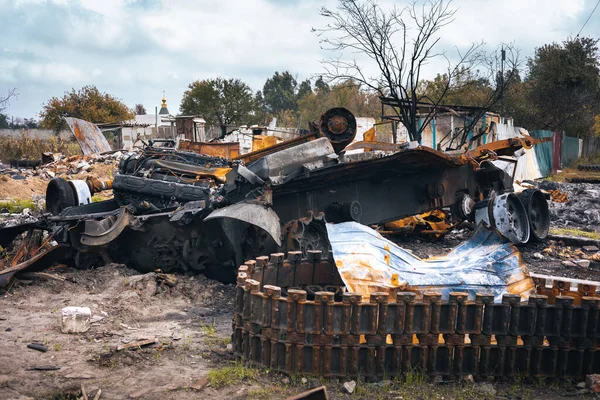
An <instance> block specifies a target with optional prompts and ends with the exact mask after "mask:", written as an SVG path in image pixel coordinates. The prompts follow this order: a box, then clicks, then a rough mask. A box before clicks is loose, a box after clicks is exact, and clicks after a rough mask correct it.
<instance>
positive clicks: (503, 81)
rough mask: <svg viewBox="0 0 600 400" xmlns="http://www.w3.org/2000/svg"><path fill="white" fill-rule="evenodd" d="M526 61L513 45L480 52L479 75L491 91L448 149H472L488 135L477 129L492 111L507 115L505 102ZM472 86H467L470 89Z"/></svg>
mask: <svg viewBox="0 0 600 400" xmlns="http://www.w3.org/2000/svg"><path fill="white" fill-rule="evenodd" d="M522 64H523V61H522V59H521V57H520V50H519V49H518V48H516V47H515V46H514V45H513V44H512V43H510V44H503V45H501V46H499V47H498V49H496V50H495V51H492V52H483V51H482V52H480V54H479V56H478V61H477V65H478V66H480V68H479V69H478V70H477V71H476V76H477V77H478V78H479V79H481V80H484V81H486V82H487V83H488V85H489V90H487V91H486V92H485V93H483V95H482V96H480V98H479V99H478V100H479V101H478V106H477V107H471V108H470V112H469V117H468V119H464V121H463V122H464V123H463V126H462V127H459V128H457V131H456V132H451V133H452V134H453V136H452V139H451V140H450V142H449V144H448V146H447V150H457V149H460V148H464V147H468V146H469V145H470V144H471V143H472V142H475V141H476V140H477V139H479V138H480V137H481V136H483V135H484V134H485V133H487V132H486V129H483V128H482V129H481V130H480V131H478V132H474V128H475V127H476V126H477V123H478V122H479V121H480V120H481V118H482V117H483V116H484V115H485V114H486V113H487V112H489V111H497V112H499V113H500V114H501V115H502V114H503V100H504V97H505V94H506V92H507V91H508V88H509V87H510V85H512V84H513V83H514V82H515V81H517V80H518V79H519V69H520V68H521V67H522ZM469 89H470V87H469V85H468V84H467V86H466V90H469ZM439 108H441V109H451V106H440V107H439Z"/></svg>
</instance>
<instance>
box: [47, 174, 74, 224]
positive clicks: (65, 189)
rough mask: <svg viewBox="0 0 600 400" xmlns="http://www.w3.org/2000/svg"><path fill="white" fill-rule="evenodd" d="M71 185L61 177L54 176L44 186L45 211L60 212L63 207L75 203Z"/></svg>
mask: <svg viewBox="0 0 600 400" xmlns="http://www.w3.org/2000/svg"><path fill="white" fill-rule="evenodd" d="M75 196H76V194H75V191H74V190H73V187H72V186H71V185H70V184H69V182H67V180H65V179H63V178H54V179H52V180H51V181H50V182H48V186H47V187H46V211H48V212H49V213H51V214H52V215H58V214H60V213H61V212H62V211H63V210H64V209H65V208H67V207H73V206H76V205H77V199H76V197H75Z"/></svg>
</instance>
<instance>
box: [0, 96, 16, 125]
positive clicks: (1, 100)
mask: <svg viewBox="0 0 600 400" xmlns="http://www.w3.org/2000/svg"><path fill="white" fill-rule="evenodd" d="M16 96H17V89H11V90H9V91H8V92H7V94H6V95H0V128H2V129H4V128H9V127H10V125H9V122H8V115H6V114H4V112H3V111H4V110H6V109H7V108H8V103H9V101H10V99H11V97H16Z"/></svg>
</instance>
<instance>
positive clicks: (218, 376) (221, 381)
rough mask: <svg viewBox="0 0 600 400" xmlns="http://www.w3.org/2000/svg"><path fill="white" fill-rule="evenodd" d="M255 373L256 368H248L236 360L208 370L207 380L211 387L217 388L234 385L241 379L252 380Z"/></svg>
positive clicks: (256, 371)
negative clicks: (231, 363)
mask: <svg viewBox="0 0 600 400" xmlns="http://www.w3.org/2000/svg"><path fill="white" fill-rule="evenodd" d="M257 375H258V370H257V369H254V368H249V367H246V366H244V365H243V364H242V363H239V362H236V363H235V364H233V365H230V366H227V367H223V368H219V369H213V370H211V371H209V372H208V381H209V383H210V386H211V387H213V388H215V389H218V388H222V387H225V386H231V385H235V384H238V383H240V382H242V381H249V380H253V379H255V378H256V376H257Z"/></svg>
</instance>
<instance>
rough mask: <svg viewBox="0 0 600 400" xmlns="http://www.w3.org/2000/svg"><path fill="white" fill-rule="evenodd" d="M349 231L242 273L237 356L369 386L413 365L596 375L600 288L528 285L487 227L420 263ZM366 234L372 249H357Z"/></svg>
mask: <svg viewBox="0 0 600 400" xmlns="http://www.w3.org/2000/svg"><path fill="white" fill-rule="evenodd" d="M349 224H351V225H348V224H336V225H333V224H328V229H331V230H333V231H330V234H331V236H330V237H331V238H332V242H334V243H332V247H333V252H329V253H322V252H321V251H312V252H310V253H309V254H308V257H307V258H304V257H302V255H301V254H300V253H299V252H290V254H288V257H287V259H285V258H284V257H283V255H282V254H280V253H275V254H271V256H270V257H266V256H264V257H259V258H257V259H255V260H250V261H247V262H246V263H245V264H244V265H242V266H241V267H240V268H239V270H238V278H237V292H236V301H235V310H234V316H233V337H232V343H233V350H234V354H235V356H236V357H237V358H238V359H239V360H242V361H243V362H246V363H250V364H253V365H256V364H258V365H262V366H264V367H266V368H271V369H277V370H279V371H281V372H284V373H286V374H309V375H320V376H323V377H326V378H328V377H346V378H347V377H358V376H360V377H362V378H365V379H373V380H381V379H384V378H385V379H393V378H394V377H399V376H401V375H403V374H409V373H414V371H415V369H418V370H419V371H421V372H422V373H424V374H426V375H428V376H430V377H434V376H437V377H448V378H455V379H460V378H461V377H464V376H466V375H472V376H475V377H479V378H486V377H495V378H501V377H514V376H518V377H551V378H575V379H580V378H582V377H583V376H585V375H586V374H593V373H599V372H600V364H599V363H598V362H597V360H598V355H599V354H600V346H599V344H598V342H597V340H596V339H597V325H598V322H599V315H600V314H599V313H598V309H599V307H600V296H599V294H598V288H599V286H600V283H599V282H584V281H573V280H566V279H564V278H560V277H547V276H533V277H531V276H530V275H529V274H528V273H527V270H526V269H525V267H524V265H523V264H522V260H521V259H520V257H519V253H518V250H517V249H516V247H515V246H514V245H513V244H511V243H509V242H508V241H507V240H506V239H505V238H503V237H502V236H500V235H499V234H498V233H497V232H496V231H493V230H489V229H487V228H485V227H483V226H480V227H479V228H478V230H477V232H476V233H475V234H474V235H473V236H472V237H471V239H470V240H468V241H467V242H466V243H464V244H463V245H461V246H459V247H458V248H456V249H455V250H453V252H452V253H451V254H450V255H449V257H448V258H433V259H430V260H418V259H416V258H415V257H414V256H412V255H409V256H408V257H405V256H406V254H405V253H404V252H402V251H400V250H401V249H399V248H394V244H393V243H390V242H387V241H385V240H384V239H381V238H380V237H378V235H377V233H376V232H374V231H371V232H370V233H369V232H368V231H369V228H366V227H364V226H360V225H358V226H357V225H356V224H353V223H349ZM343 225H346V226H343ZM335 231H337V232H335ZM360 231H363V232H362V234H360V235H359V237H357V236H356V233H357V232H360ZM364 233H367V234H369V235H370V238H368V239H366V241H367V242H369V245H368V246H367V247H365V248H364V250H365V251H364V252H361V251H360V250H359V251H358V253H357V252H356V249H357V248H359V249H362V247H361V246H362V244H361V243H362V242H365V238H364V237H363V234H364ZM349 241H350V242H352V241H355V242H361V243H358V244H357V243H349ZM386 255H387V257H386ZM397 256H398V257H397ZM472 256H475V257H472ZM451 259H454V260H451ZM486 259H487V260H488V261H490V262H491V263H492V264H495V266H491V267H488V266H484V265H485V264H486V263H487V261H484V260H486ZM447 262H451V263H452V267H451V268H450V271H449V270H448V269H447V267H448V266H447V265H445V264H446V263H447ZM461 262H462V265H461ZM415 263H416V264H419V265H416V264H415ZM421 263H424V264H429V266H424V265H421ZM365 264H368V266H366V265H365ZM375 266H377V267H375ZM367 267H371V268H367ZM411 267H414V268H411ZM423 267H424V268H425V270H421V269H422V268H423ZM436 270H437V271H436ZM461 270H462V273H461V272H460V271H461ZM376 271H379V273H377V272H376ZM457 271H458V272H459V273H458V274H455V273H456V272H457ZM469 271H471V272H470V273H469ZM391 272H393V273H391ZM419 274H420V275H419ZM470 274H472V275H473V276H468V275H470ZM395 275H396V276H395ZM348 290H350V291H348ZM354 290H356V291H354ZM490 290H491V291H492V292H491V293H490ZM523 300H525V301H523Z"/></svg>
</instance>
